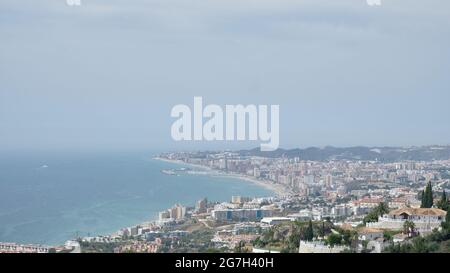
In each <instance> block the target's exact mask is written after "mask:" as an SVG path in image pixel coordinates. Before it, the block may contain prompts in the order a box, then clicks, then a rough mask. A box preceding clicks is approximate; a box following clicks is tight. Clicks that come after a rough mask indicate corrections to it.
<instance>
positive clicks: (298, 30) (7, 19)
mask: <svg viewBox="0 0 450 273" xmlns="http://www.w3.org/2000/svg"><path fill="white" fill-rule="evenodd" d="M81 1H82V5H81V6H78V7H76V6H69V5H67V4H66V1H65V0H2V1H0V150H7V149H9V150H20V149H21V150H28V149H37V150H49V151H51V150H69V149H76V150H83V149H86V150H92V149H146V150H149V149H158V150H165V149H170V150H173V149H185V148H200V149H216V148H217V149H220V148H232V149H233V148H241V147H246V148H250V147H256V146H258V143H224V142H218V143H204V142H198V143H175V142H174V141H172V139H171V136H170V127H171V124H172V122H173V121H174V119H173V118H171V117H170V110H171V108H172V106H174V105H175V104H180V103H183V104H188V105H192V104H193V97H194V96H195V95H197V96H203V99H204V102H205V103H206V104H209V103H214V104H219V105H225V104H279V105H280V119H281V120H280V122H281V124H280V127H281V132H280V139H281V143H280V146H281V147H284V148H291V147H307V146H325V145H334V146H355V145H368V146H401V145H426V144H450V122H449V117H450V107H449V102H450V1H448V0H441V1H438V0H382V6H380V7H370V6H368V5H367V4H366V2H365V0H342V1H337V0H323V1H321V0H295V1H289V0H81Z"/></svg>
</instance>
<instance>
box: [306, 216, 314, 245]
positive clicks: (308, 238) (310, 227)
mask: <svg viewBox="0 0 450 273" xmlns="http://www.w3.org/2000/svg"><path fill="white" fill-rule="evenodd" d="M304 237H305V240H306V241H312V240H313V238H314V229H313V225H312V221H311V220H309V223H308V227H307V228H306V231H305V235H304Z"/></svg>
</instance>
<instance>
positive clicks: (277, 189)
mask: <svg viewBox="0 0 450 273" xmlns="http://www.w3.org/2000/svg"><path fill="white" fill-rule="evenodd" d="M153 159H155V160H159V161H164V162H168V163H173V164H180V165H185V166H190V167H193V168H199V169H203V170H205V171H207V172H208V174H207V175H211V176H222V177H231V178H235V179H239V180H242V181H246V182H250V183H253V184H256V185H258V186H260V187H263V188H266V189H268V190H270V191H272V192H273V193H274V194H275V195H276V196H286V195H289V194H291V191H290V190H288V189H286V188H285V187H284V186H283V185H280V184H275V183H273V182H272V181H270V180H261V179H257V178H255V177H253V176H248V175H245V174H238V173H230V172H223V171H220V170H215V169H212V168H211V167H208V166H203V165H197V164H193V163H187V162H184V161H182V160H175V159H167V158H162V157H154V158H153Z"/></svg>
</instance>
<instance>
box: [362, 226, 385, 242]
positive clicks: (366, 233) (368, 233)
mask: <svg viewBox="0 0 450 273" xmlns="http://www.w3.org/2000/svg"><path fill="white" fill-rule="evenodd" d="M378 238H383V230H381V229H377V228H369V227H364V228H361V229H360V230H358V240H360V241H372V240H375V239H378Z"/></svg>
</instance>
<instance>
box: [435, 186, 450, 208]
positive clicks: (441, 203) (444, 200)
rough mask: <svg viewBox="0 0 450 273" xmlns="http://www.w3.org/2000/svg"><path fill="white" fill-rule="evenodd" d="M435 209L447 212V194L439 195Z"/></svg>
mask: <svg viewBox="0 0 450 273" xmlns="http://www.w3.org/2000/svg"><path fill="white" fill-rule="evenodd" d="M437 207H438V208H440V209H442V210H448V207H449V206H448V199H447V194H446V193H445V190H444V192H443V193H442V195H441V200H439V202H438V203H437Z"/></svg>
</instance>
